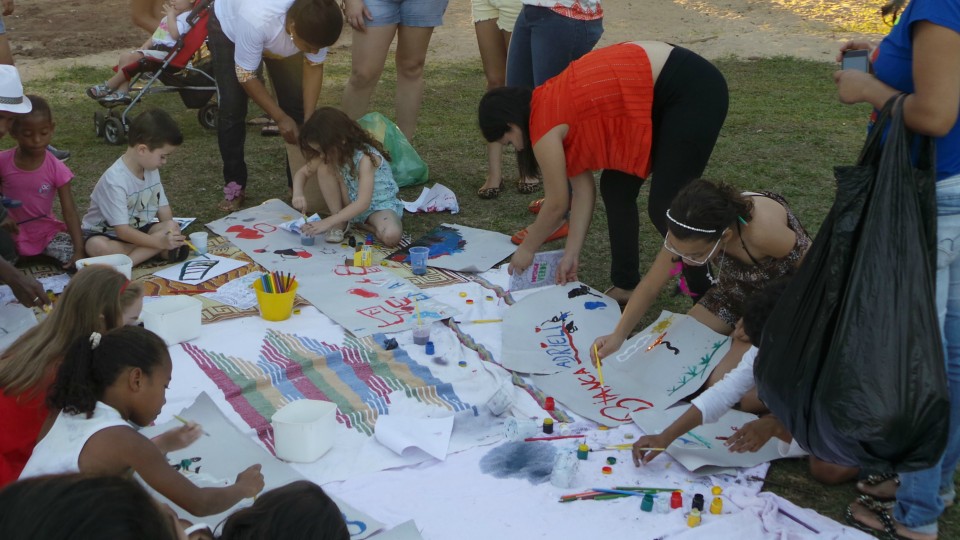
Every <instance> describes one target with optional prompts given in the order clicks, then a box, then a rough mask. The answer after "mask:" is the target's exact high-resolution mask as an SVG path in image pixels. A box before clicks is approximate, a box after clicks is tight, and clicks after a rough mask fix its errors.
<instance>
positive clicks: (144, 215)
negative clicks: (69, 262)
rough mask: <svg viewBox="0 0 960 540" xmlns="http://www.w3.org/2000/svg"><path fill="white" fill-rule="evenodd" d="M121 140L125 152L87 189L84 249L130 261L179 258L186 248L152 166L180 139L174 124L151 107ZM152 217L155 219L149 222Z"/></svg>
mask: <svg viewBox="0 0 960 540" xmlns="http://www.w3.org/2000/svg"><path fill="white" fill-rule="evenodd" d="M127 141H128V142H127V144H128V147H127V151H126V152H125V153H124V154H123V156H121V157H120V159H118V160H117V161H115V162H114V163H113V165H111V166H110V168H109V169H107V171H106V172H105V173H103V176H101V177H100V180H98V181H97V185H96V186H95V187H94V188H93V194H92V195H91V196H90V209H89V210H87V215H85V216H83V235H84V237H85V238H86V244H85V245H84V248H85V249H86V252H87V254H88V255H90V256H94V257H99V256H102V255H112V254H117V253H122V254H124V255H127V256H129V257H130V259H132V260H133V264H134V265H138V264H140V263H142V262H144V261H146V260H148V259H150V258H151V257H153V256H154V255H158V254H160V255H162V256H166V258H167V259H168V260H170V261H171V262H176V261H182V260H184V259H186V258H187V255H189V253H190V250H189V248H188V247H187V246H186V245H184V236H183V235H182V234H181V233H180V226H179V225H178V224H177V222H176V221H174V220H173V211H172V210H170V203H169V202H167V195H166V194H165V193H164V191H163V185H162V184H161V183H160V172H159V171H158V169H159V168H160V166H161V165H163V164H165V163H166V162H167V157H168V156H169V155H170V154H172V153H173V151H174V150H176V149H177V147H178V146H180V144H181V143H182V142H183V135H182V134H181V133H180V128H179V127H178V126H177V123H176V121H174V119H173V118H171V117H170V115H169V114H167V113H166V112H164V111H162V110H160V109H153V110H150V111H146V112H144V113H141V114H140V115H139V116H137V117H136V118H135V119H134V120H133V123H131V124H130V131H129V132H128V133H127ZM154 218H157V219H159V222H158V223H153V219H154Z"/></svg>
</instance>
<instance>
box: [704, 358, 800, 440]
mask: <svg viewBox="0 0 960 540" xmlns="http://www.w3.org/2000/svg"><path fill="white" fill-rule="evenodd" d="M759 352H760V349H758V348H756V347H753V346H751V347H750V349H749V350H747V352H745V353H743V357H742V358H741V359H740V363H739V364H737V367H735V368H733V369H732V370H731V371H730V372H729V373H727V374H726V375H724V376H723V378H722V379H720V380H719V381H718V382H717V384H715V385H713V386H711V387H710V388H707V389H706V390H704V392H703V393H702V394H700V395H699V396H697V397H696V398H694V399H693V401H692V402H691V403H693V406H694V407H696V408H698V409H700V414H701V415H702V416H703V423H704V424H712V423H714V422H716V421H717V420H719V419H720V417H721V416H723V415H724V414H725V413H726V412H727V411H729V410H730V408H731V407H733V406H734V405H736V403H737V402H738V401H740V400H741V399H743V395H744V394H746V393H747V392H749V391H750V389H751V388H753V387H754V386H756V385H757V381H756V380H755V379H754V378H753V364H754V362H755V361H756V360H757V354H758V353H759ZM777 443H778V444H777V450H778V451H779V452H780V455H781V456H783V457H800V456H803V455H806V452H805V451H804V450H803V448H800V445H798V444H797V443H796V441H792V442H790V443H786V442H784V441H781V440H779V439H777Z"/></svg>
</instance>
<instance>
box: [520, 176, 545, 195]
mask: <svg viewBox="0 0 960 540" xmlns="http://www.w3.org/2000/svg"><path fill="white" fill-rule="evenodd" d="M538 191H540V181H539V180H536V181H534V182H528V181H527V180H526V179H525V178H521V179H519V180H517V192H519V193H522V194H523V195H531V194H533V193H536V192H538Z"/></svg>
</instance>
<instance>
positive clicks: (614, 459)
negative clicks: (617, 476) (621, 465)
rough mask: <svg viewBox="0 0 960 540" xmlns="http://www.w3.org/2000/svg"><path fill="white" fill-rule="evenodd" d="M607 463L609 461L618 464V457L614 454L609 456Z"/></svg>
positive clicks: (611, 463)
mask: <svg viewBox="0 0 960 540" xmlns="http://www.w3.org/2000/svg"><path fill="white" fill-rule="evenodd" d="M607 463H609V464H610V465H616V464H617V458H615V457H613V456H610V457H608V458H607Z"/></svg>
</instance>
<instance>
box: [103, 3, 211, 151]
mask: <svg viewBox="0 0 960 540" xmlns="http://www.w3.org/2000/svg"><path fill="white" fill-rule="evenodd" d="M211 9H213V0H198V2H197V4H196V5H195V6H194V7H193V10H192V11H191V12H190V15H189V17H188V19H187V20H188V21H190V23H191V27H190V30H189V31H188V32H187V33H186V34H184V35H183V36H180V39H179V40H177V44H176V46H174V48H173V49H172V50H171V51H170V52H169V53H168V54H167V56H166V57H164V58H163V59H162V60H160V59H156V58H150V57H149V56H145V57H143V58H141V59H140V60H138V61H136V62H134V63H132V64H129V65H126V66H117V69H122V70H123V71H124V73H126V74H127V76H128V77H130V90H129V91H130V96H131V99H130V101H129V103H126V102H112V103H109V104H107V103H101V105H103V106H104V107H107V109H108V110H107V112H106V113H104V112H102V111H97V112H96V113H94V114H93V125H94V129H95V130H96V134H97V137H103V138H104V139H106V141H107V142H108V143H110V144H123V143H124V142H125V140H126V136H127V130H128V129H129V127H130V116H131V111H132V110H133V108H134V107H135V106H136V105H137V104H138V103H140V101H141V100H143V98H144V96H147V95H149V94H157V93H161V92H178V93H179V94H180V99H181V100H182V101H183V104H184V106H186V107H187V108H188V109H199V111H198V112H197V119H198V120H199V121H200V125H201V126H203V127H205V128H207V129H216V127H217V115H218V112H219V110H218V108H217V101H212V100H211V99H212V98H213V97H214V95H216V94H217V83H216V80H215V79H214V78H213V62H212V61H211V58H210V54H209V52H208V51H207V50H206V47H204V43H205V42H206V40H207V19H208V18H209V17H210V10H211ZM161 83H162V84H161Z"/></svg>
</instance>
